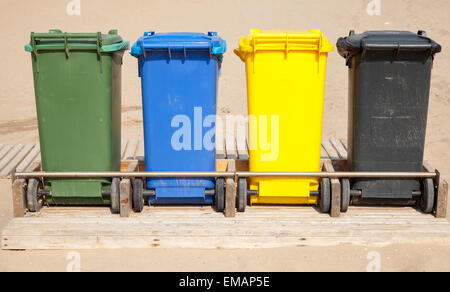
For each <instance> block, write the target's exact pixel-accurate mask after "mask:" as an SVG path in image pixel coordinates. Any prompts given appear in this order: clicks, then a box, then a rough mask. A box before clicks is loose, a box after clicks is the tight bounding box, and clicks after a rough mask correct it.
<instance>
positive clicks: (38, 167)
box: [25, 161, 41, 172]
mask: <svg viewBox="0 0 450 292" xmlns="http://www.w3.org/2000/svg"><path fill="white" fill-rule="evenodd" d="M39 170H41V162H40V161H34V162H33V163H31V164H30V165H29V166H28V167H27V168H26V169H25V172H34V171H39Z"/></svg>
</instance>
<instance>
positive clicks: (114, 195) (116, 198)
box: [111, 178, 120, 214]
mask: <svg viewBox="0 0 450 292" xmlns="http://www.w3.org/2000/svg"><path fill="white" fill-rule="evenodd" d="M111 213H113V214H120V179H119V178H113V180H112V183H111Z"/></svg>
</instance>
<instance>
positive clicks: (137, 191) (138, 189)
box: [133, 178, 144, 213]
mask: <svg viewBox="0 0 450 292" xmlns="http://www.w3.org/2000/svg"><path fill="white" fill-rule="evenodd" d="M142 210H144V180H143V179H142V178H135V179H134V183H133V211H134V212H136V213H141V212H142Z"/></svg>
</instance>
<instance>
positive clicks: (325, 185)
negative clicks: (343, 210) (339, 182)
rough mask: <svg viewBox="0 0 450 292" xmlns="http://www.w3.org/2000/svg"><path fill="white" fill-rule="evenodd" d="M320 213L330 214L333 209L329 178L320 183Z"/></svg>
mask: <svg viewBox="0 0 450 292" xmlns="http://www.w3.org/2000/svg"><path fill="white" fill-rule="evenodd" d="M319 206H320V212H322V213H329V212H330V209H331V182H330V179H329V178H323V179H322V180H321V181H320V203H319Z"/></svg>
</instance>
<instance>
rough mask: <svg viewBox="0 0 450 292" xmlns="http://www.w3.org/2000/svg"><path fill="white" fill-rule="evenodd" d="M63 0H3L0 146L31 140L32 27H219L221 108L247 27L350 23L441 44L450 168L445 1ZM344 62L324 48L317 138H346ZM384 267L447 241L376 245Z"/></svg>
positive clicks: (360, 262) (237, 70)
mask: <svg viewBox="0 0 450 292" xmlns="http://www.w3.org/2000/svg"><path fill="white" fill-rule="evenodd" d="M69 2H70V1H69V0H42V1H27V0H0V8H1V9H0V31H1V36H2V46H1V47H0V64H2V67H3V68H4V69H3V70H1V71H0V85H1V87H0V88H1V91H0V104H1V108H0V144H2V143H3V144H5V143H9V144H10V143H23V142H37V141H38V132H37V126H36V118H35V117H36V110H35V103H34V91H33V79H32V71H31V62H30V56H29V53H26V52H25V51H24V49H23V46H24V45H25V44H26V43H27V42H28V41H29V33H30V32H31V31H35V32H45V31H48V29H49V28H59V29H62V30H63V31H70V32H92V31H103V32H107V31H108V30H109V29H112V28H117V29H118V30H119V33H120V34H121V35H122V36H123V37H124V38H125V39H127V40H130V41H132V42H133V41H135V40H136V39H137V38H138V37H139V36H140V35H142V33H143V32H144V31H150V30H154V31H201V32H207V31H211V30H213V31H218V32H219V33H220V35H221V36H222V37H223V38H225V39H226V40H227V41H228V46H229V51H228V53H227V54H226V55H225V61H224V66H223V72H222V78H221V80H220V88H219V112H220V113H233V114H245V111H246V106H245V105H246V87H245V72H244V66H243V64H242V63H241V61H240V60H239V58H237V57H236V56H234V54H233V53H232V50H233V49H234V48H235V47H236V46H237V41H238V39H239V37H240V36H241V35H243V34H247V33H248V31H249V29H251V28H260V29H311V28H320V29H321V30H322V31H324V32H325V34H326V36H327V37H328V38H329V39H330V41H331V42H332V43H335V41H336V39H337V38H338V37H340V36H345V35H347V34H348V31H349V30H350V29H354V30H356V32H363V31H365V30H369V29H370V30H372V29H402V30H411V31H417V30H419V29H421V30H426V31H427V32H428V35H429V36H430V37H432V38H433V39H435V40H436V41H438V42H439V43H440V44H441V45H442V46H443V52H442V53H441V54H439V55H437V57H436V60H435V65H434V70H433V76H432V85H431V94H430V110H429V123H428V129H427V143H426V155H425V157H426V159H427V160H429V161H430V162H431V163H432V164H433V165H434V166H435V167H437V168H438V169H439V170H440V171H441V172H442V174H443V175H444V176H446V177H449V174H450V152H449V151H448V150H449V146H450V138H449V135H448V126H449V124H450V115H449V109H450V108H449V103H450V94H449V93H450V87H449V82H448V77H446V76H448V74H449V73H450V72H449V71H450V69H449V68H450V58H449V55H448V51H447V48H448V47H449V46H450V32H449V30H448V27H450V20H449V18H448V15H447V14H448V13H447V11H448V10H449V9H450V2H449V1H446V0H436V1H427V0H414V1H412V0H403V1H400V0H389V1H387V0H382V1H381V5H382V6H381V8H382V10H381V15H379V16H369V15H368V14H367V13H366V6H367V4H368V3H369V2H370V1H369V0H340V1H335V0H321V1H311V0H310V1H306V0H279V1H269V0H246V1H238V0H228V1H217V0H190V1H188V0H186V1H181V0H179V1H175V0H152V1H145V0H130V1H127V2H122V1H111V0H109V1H108V0H89V1H87V0H81V3H82V7H81V15H80V16H68V15H67V14H66V5H67V4H68V3H69ZM140 98H141V97H140V84H139V79H138V77H137V64H136V60H135V59H134V58H133V57H131V56H129V55H128V54H127V55H126V56H125V58H124V66H123V123H122V126H123V130H122V133H123V137H125V138H136V137H142V126H141V125H142V109H141V102H140ZM346 129H347V68H346V67H345V62H344V60H343V59H342V58H341V57H340V56H339V55H338V54H337V53H336V52H333V53H331V54H330V57H329V63H328V74H327V85H326V94H325V123H324V136H325V137H330V138H332V137H335V138H343V137H346V135H347V130H346ZM0 191H1V192H0V228H2V227H3V226H5V224H7V221H8V220H9V218H10V216H11V214H10V213H11V212H10V206H11V203H10V199H9V198H10V188H9V181H0ZM380 252H381V255H382V259H383V263H384V264H383V270H392V271H400V270H402V271H403V270H405V271H422V270H427V271H429V270H447V271H448V270H449V268H450V266H449V262H450V261H449V259H450V256H449V254H450V253H449V247H448V246H436V247H432V246H428V247H424V246H414V245H409V246H391V247H386V248H383V249H380ZM366 256H367V250H365V248H364V247H351V246H342V247H332V248H291V249H282V250H279V249H275V250H230V251H227V250H220V251H202V250H145V251H90V252H83V253H82V259H83V270H85V271H88V270H103V269H106V270H177V271H191V270H212V271H224V270H234V271H238V270H239V271H241V270H242V271H244V270H255V271H269V270H278V271H301V270H319V271H323V270H355V271H364V270H365V269H366V266H367V262H368V261H367V259H366ZM65 257H66V253H65V252H3V251H0V270H6V271H10V270H22V271H23V270H51V271H54V270H56V271H59V270H65V265H66V262H67V261H66V260H65Z"/></svg>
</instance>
